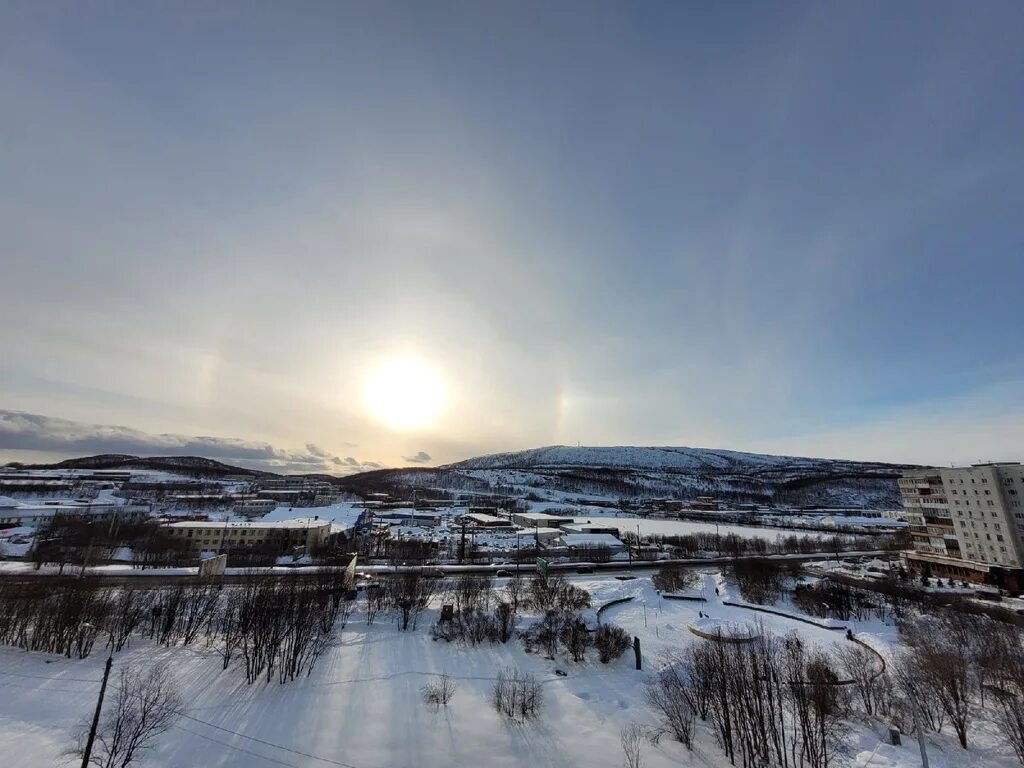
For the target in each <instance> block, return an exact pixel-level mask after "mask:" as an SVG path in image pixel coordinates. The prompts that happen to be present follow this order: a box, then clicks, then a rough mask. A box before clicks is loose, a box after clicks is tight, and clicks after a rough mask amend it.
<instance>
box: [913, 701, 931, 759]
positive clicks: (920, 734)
mask: <svg viewBox="0 0 1024 768" xmlns="http://www.w3.org/2000/svg"><path fill="white" fill-rule="evenodd" d="M911 709H913V710H914V730H916V731H917V746H919V747H920V748H921V768H928V753H927V752H926V751H925V748H924V728H922V727H921V713H920V712H919V711H918V703H917V702H916V701H915V702H914V706H912V707H911Z"/></svg>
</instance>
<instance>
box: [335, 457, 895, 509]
mask: <svg viewBox="0 0 1024 768" xmlns="http://www.w3.org/2000/svg"><path fill="white" fill-rule="evenodd" d="M902 468H903V467H901V466H897V465H893V464H881V463H876V462H859V461H848V460H845V459H817V458H806V457H798V456H771V455H767V454H758V453H742V452H738V451H727V450H712V449H705V448H682V447H678V448H677V447H653V448H645V447H633V446H617V447H568V446H549V447H546V448H535V449H532V450H527V451H517V452H514V453H497V454H492V455H489V456H479V457H477V458H473V459H468V460H466V461H460V462H457V463H455V464H449V465H447V466H444V467H438V468H436V469H404V470H385V471H382V472H377V473H369V474H367V475H363V476H354V477H353V478H350V480H352V481H353V482H357V483H362V482H365V481H371V482H372V485H373V487H374V489H376V490H384V489H387V488H388V487H391V488H397V487H405V488H410V487H412V488H420V489H424V490H430V489H433V490H446V491H464V492H471V493H508V492H511V493H516V494H524V493H525V494H532V495H534V496H537V497H540V498H545V499H552V500H564V499H569V498H574V497H575V498H578V497H593V498H599V497H601V498H608V499H620V498H625V499H637V498H650V497H670V498H677V499H692V498H695V497H697V496H705V495H706V496H715V497H717V498H720V499H723V500H726V501H733V502H758V503H765V504H779V505H824V506H857V507H865V508H874V509H884V508H894V507H898V506H899V492H898V490H897V486H896V479H897V478H898V477H899V475H900V471H901V469H902Z"/></svg>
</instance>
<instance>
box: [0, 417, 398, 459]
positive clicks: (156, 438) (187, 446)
mask: <svg viewBox="0 0 1024 768" xmlns="http://www.w3.org/2000/svg"><path fill="white" fill-rule="evenodd" d="M0 449H9V450H18V451H46V452H49V453H59V454H64V455H67V456H83V455H91V454H98V453H125V454H132V455H141V456H180V455H195V456H203V457H205V458H209V459H216V460H218V461H223V462H225V463H227V464H235V465H238V466H242V467H247V468H249V469H260V470H266V471H270V472H284V473H302V472H327V473H332V474H353V473H355V472H362V471H365V470H367V469H380V467H381V465H380V464H379V463H377V462H373V461H371V462H362V461H359V460H358V459H356V458H354V457H352V456H349V457H346V458H344V459H342V458H341V457H340V456H336V455H334V454H333V453H331V452H330V451H328V450H326V449H324V448H322V447H320V446H318V445H316V444H314V443H307V444H306V446H305V450H301V449H290V448H278V447H276V446H273V445H271V444H270V443H264V442H258V441H251V440H241V439H238V438H225V437H209V436H189V435H176V434H152V433H149V432H143V431H141V430H138V429H132V428H131V427H124V426H115V425H101V424H86V423H83V422H78V421H71V420H70V419H60V418H55V417H52V416H44V415H42V414H37V413H25V412H22V411H9V410H0Z"/></svg>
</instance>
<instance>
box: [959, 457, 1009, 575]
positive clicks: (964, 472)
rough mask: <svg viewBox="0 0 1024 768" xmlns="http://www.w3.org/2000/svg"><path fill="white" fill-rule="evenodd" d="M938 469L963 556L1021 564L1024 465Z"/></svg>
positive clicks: (986, 561) (993, 562)
mask: <svg viewBox="0 0 1024 768" xmlns="http://www.w3.org/2000/svg"><path fill="white" fill-rule="evenodd" d="M941 474H942V484H943V485H944V486H945V488H946V496H947V499H948V502H949V507H948V508H949V512H950V513H951V517H952V520H953V525H954V526H955V528H956V538H957V540H958V541H959V542H960V549H961V552H962V555H963V557H964V558H965V559H967V560H976V561H979V562H982V563H991V564H994V565H1000V566H1004V567H1007V568H1021V567H1024V507H1021V498H1022V497H1024V466H1022V465H1021V464H1020V462H1001V463H991V464H974V465H973V466H970V467H963V468H958V469H943V470H941Z"/></svg>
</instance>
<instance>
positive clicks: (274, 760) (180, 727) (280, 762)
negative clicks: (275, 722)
mask: <svg viewBox="0 0 1024 768" xmlns="http://www.w3.org/2000/svg"><path fill="white" fill-rule="evenodd" d="M174 727H175V728H177V729H178V730H179V731H184V732H185V733H191V734H192V735H193V736H198V737H199V738H200V739H206V740H207V741H212V742H213V743H214V744H221V745H223V746H225V747H229V748H231V749H234V750H236V751H238V752H245V753H246V754H247V755H255V756H256V757H259V758H262V759H264V760H267V761H268V762H271V763H277V764H278V765H287V766H288V768H296V767H295V765H293V764H292V763H286V762H285V761H284V760H278V759H277V758H275V757H268V756H267V755H261V754H260V753H259V752H253V751H252V750H251V749H246V748H245V747H236V746H235V745H234V744H231V743H229V742H226V741H221V740H220V739H215V738H213V737H211V736H206V735H204V734H202V733H199V732H198V731H193V730H191V729H189V728H186V727H185V726H183V725H175V726H174Z"/></svg>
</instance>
